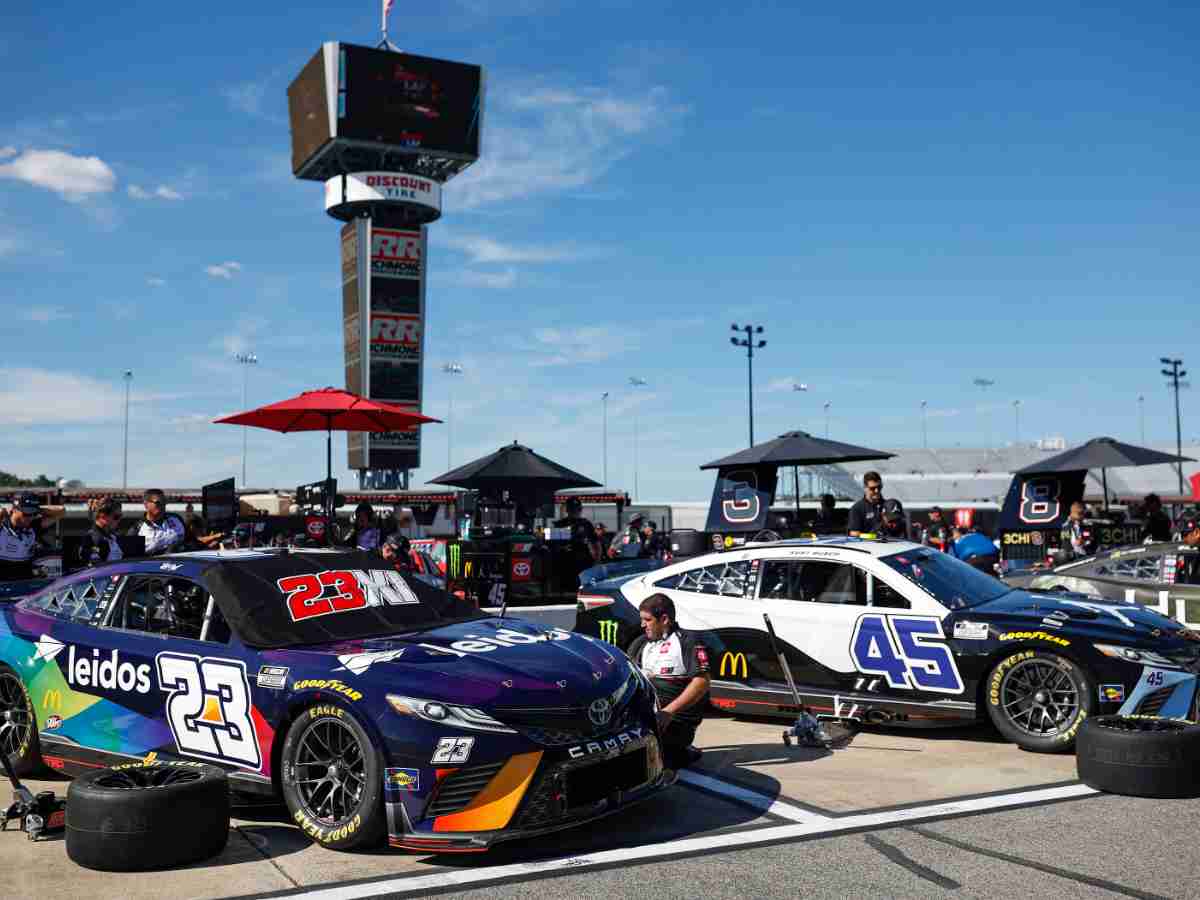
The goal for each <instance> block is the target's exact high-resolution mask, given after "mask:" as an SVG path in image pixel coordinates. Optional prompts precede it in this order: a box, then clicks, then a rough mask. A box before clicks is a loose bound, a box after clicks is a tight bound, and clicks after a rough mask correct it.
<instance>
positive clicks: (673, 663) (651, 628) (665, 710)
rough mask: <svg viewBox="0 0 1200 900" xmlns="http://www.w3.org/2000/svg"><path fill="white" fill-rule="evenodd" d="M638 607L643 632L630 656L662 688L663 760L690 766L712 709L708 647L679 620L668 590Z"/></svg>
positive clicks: (697, 754)
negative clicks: (696, 740) (694, 742)
mask: <svg viewBox="0 0 1200 900" xmlns="http://www.w3.org/2000/svg"><path fill="white" fill-rule="evenodd" d="M638 608H639V609H640V610H641V616H642V637H639V638H637V639H636V640H635V641H634V642H633V643H632V644H631V645H630V647H629V658H630V659H632V660H633V662H634V664H635V665H636V666H638V667H639V668H641V670H642V672H643V673H644V674H645V676H646V677H647V678H649V679H650V681H651V683H652V684H653V685H654V690H655V691H656V692H657V694H658V704H659V712H658V727H659V731H660V732H661V734H662V742H663V762H664V763H665V764H666V767H667V768H668V769H684V768H687V767H688V766H690V765H692V764H693V763H695V762H696V761H697V760H698V759H699V758H700V751H699V750H697V749H696V748H695V747H693V746H691V744H692V740H693V739H694V738H695V737H696V729H697V728H699V727H700V723H701V722H702V721H703V720H704V712H705V710H706V709H708V685H709V681H710V678H709V673H708V649H707V648H706V647H705V646H704V644H702V643H701V642H700V637H699V635H697V634H696V633H695V632H691V631H684V630H683V629H682V628H680V627H679V626H678V625H677V624H676V623H675V603H674V602H673V601H672V600H671V598H670V597H668V596H666V595H665V594H651V595H650V596H649V597H647V598H646V599H645V600H643V601H642V603H641V606H639V607H638Z"/></svg>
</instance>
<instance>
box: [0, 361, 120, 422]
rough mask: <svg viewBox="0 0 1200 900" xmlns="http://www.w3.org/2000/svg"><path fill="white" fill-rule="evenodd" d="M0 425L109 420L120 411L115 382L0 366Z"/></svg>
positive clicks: (65, 373) (114, 417)
mask: <svg viewBox="0 0 1200 900" xmlns="http://www.w3.org/2000/svg"><path fill="white" fill-rule="evenodd" d="M0 385H12V386H13V387H11V388H0V425H66V424H72V423H84V422H108V421H113V420H115V419H116V418H117V417H119V416H120V415H121V414H122V409H123V405H124V389H123V387H122V386H121V385H120V383H119V382H117V381H113V382H107V381H100V380H99V379H96V378H91V377H89V376H87V375H75V374H72V373H70V372H50V371H47V370H45V369H25V368H0Z"/></svg>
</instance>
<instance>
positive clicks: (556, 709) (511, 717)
mask: <svg viewBox="0 0 1200 900" xmlns="http://www.w3.org/2000/svg"><path fill="white" fill-rule="evenodd" d="M630 680H631V681H632V682H633V684H632V685H631V687H630V689H629V690H628V691H627V692H626V694H625V696H624V697H623V698H622V703H621V705H620V706H618V707H615V708H614V709H613V711H612V717H611V718H610V719H609V720H608V721H607V722H605V723H604V724H603V725H596V724H595V723H594V722H592V721H591V719H589V718H588V708H587V706H586V705H580V706H543V707H524V708H520V707H517V708H511V709H505V708H499V709H493V710H491V713H492V714H493V715H494V716H495V717H496V718H497V719H499V720H500V721H501V722H503V723H504V724H505V725H511V726H512V727H513V728H516V729H517V730H518V731H520V732H521V733H522V734H524V735H525V736H526V737H528V738H529V739H530V740H531V741H533V742H534V743H537V744H541V745H542V746H543V747H566V746H569V745H571V744H578V743H581V742H583V741H589V740H593V739H594V738H596V737H598V736H600V735H603V734H607V733H608V732H610V731H620V730H621V729H623V728H627V727H629V726H630V725H636V724H637V722H636V718H637V711H638V709H639V703H638V699H639V698H640V697H641V696H642V688H641V686H640V685H639V684H638V683H637V676H633V675H631V676H630Z"/></svg>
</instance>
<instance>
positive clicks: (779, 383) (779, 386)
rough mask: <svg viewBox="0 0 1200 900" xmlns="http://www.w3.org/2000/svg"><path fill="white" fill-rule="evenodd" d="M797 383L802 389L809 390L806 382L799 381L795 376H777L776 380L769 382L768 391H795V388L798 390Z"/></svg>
mask: <svg viewBox="0 0 1200 900" xmlns="http://www.w3.org/2000/svg"><path fill="white" fill-rule="evenodd" d="M797 385H799V387H800V390H805V391H807V390H808V385H807V384H805V383H804V382H802V381H797V380H796V379H795V378H792V377H791V376H788V377H786V378H776V379H775V380H773V381H771V382H770V383H768V384H767V392H768V393H775V392H778V391H794V390H796V387H797Z"/></svg>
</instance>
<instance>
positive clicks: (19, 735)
mask: <svg viewBox="0 0 1200 900" xmlns="http://www.w3.org/2000/svg"><path fill="white" fill-rule="evenodd" d="M0 753H4V754H7V756H8V761H9V763H10V764H11V765H12V767H13V771H14V772H15V773H16V774H17V776H18V777H19V776H23V775H32V774H33V773H34V772H36V771H37V770H38V768H39V767H40V766H41V762H42V756H41V752H40V750H39V747H38V729H37V719H36V718H35V717H34V715H33V701H32V700H30V699H29V691H28V690H26V688H25V683H24V682H23V681H21V679H20V677H18V675H17V673H16V672H14V671H13V670H12V669H10V668H8V666H0Z"/></svg>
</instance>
